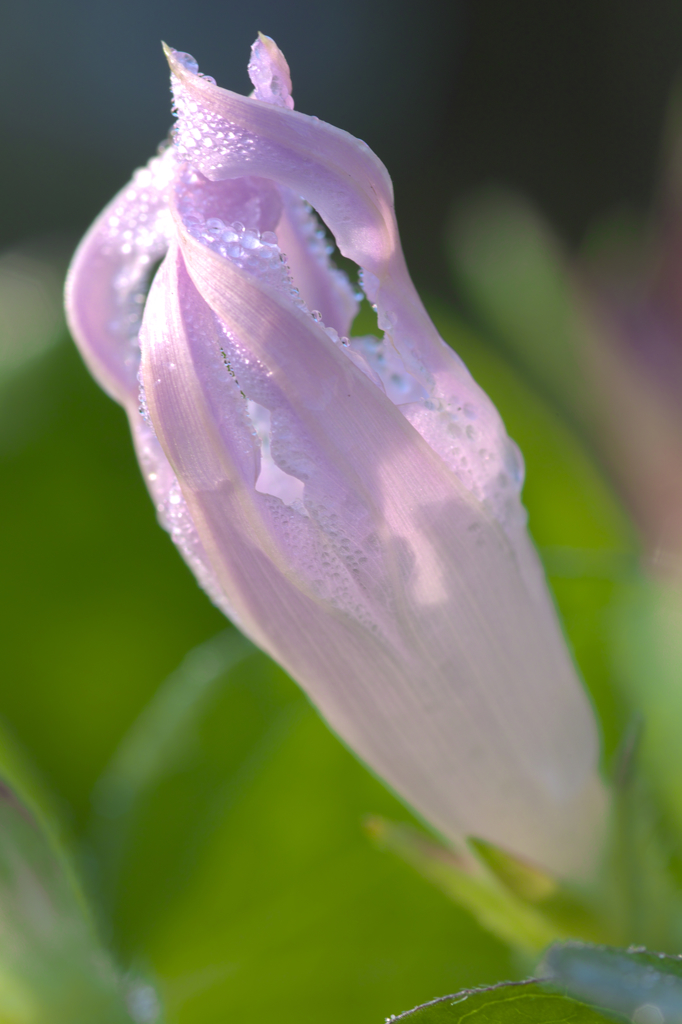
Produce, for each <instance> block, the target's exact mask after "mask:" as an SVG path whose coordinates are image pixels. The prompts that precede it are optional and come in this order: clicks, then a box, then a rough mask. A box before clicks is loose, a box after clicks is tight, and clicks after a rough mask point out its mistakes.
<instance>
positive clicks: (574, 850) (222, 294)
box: [142, 227, 602, 871]
mask: <svg viewBox="0 0 682 1024" xmlns="http://www.w3.org/2000/svg"><path fill="white" fill-rule="evenodd" d="M226 346H227V347H226ZM142 349H143V363H142V374H143V379H144V383H145V389H146V394H147V400H148V403H149V411H150V414H151V417H152V420H153V422H154V424H155V427H156V431H157V435H158V438H159V441H160V443H161V445H162V446H163V448H164V450H165V452H166V454H167V456H168V458H169V461H170V463H171V465H172V466H173V468H174V470H175V472H176V474H177V476H178V479H179V481H180V483H181V486H182V490H183V493H184V496H185V499H186V501H187V505H188V508H189V510H190V513H191V516H192V520H193V522H194V524H195V526H196V529H197V531H198V534H199V536H200V538H201V541H202V543H203V546H204V548H205V550H206V551H207V553H208V555H209V558H210V561H211V565H212V566H213V569H214V571H215V573H216V576H217V578H218V580H219V582H220V585H221V587H222V589H223V590H224V592H225V593H226V594H227V595H228V596H229V599H230V601H231V603H233V604H234V606H235V608H236V611H237V614H238V615H239V618H240V621H241V623H242V626H243V628H245V629H246V630H247V632H248V633H249V634H250V635H251V636H252V637H253V639H254V640H255V641H256V642H257V643H258V644H260V645H261V646H262V647H264V648H265V649H266V650H267V651H268V652H269V653H270V654H271V655H272V656H273V657H274V658H276V659H277V660H278V661H279V662H280V663H281V664H283V665H284V666H285V667H286V668H287V669H288V670H289V671H290V672H291V673H292V675H293V676H294V677H295V678H296V679H298V680H299V682H300V683H301V684H302V685H303V687H304V688H305V689H306V691H307V692H308V693H309V694H310V696H311V697H312V699H313V700H314V701H315V703H316V704H317V705H318V707H320V709H321V711H322V712H323V714H324V715H325V717H326V718H327V720H328V721H329V722H330V723H331V725H332V726H333V728H334V729H335V730H336V731H337V732H338V733H339V734H340V735H341V736H342V738H343V739H344V740H345V741H346V742H347V743H349V745H350V746H351V747H352V748H353V749H355V750H356V751H358V753H359V754H360V755H361V756H362V757H363V758H364V759H365V760H366V761H367V762H368V764H370V765H371V766H372V767H373V768H374V769H375V770H376V771H377V772H378V773H379V774H380V775H381V776H383V777H384V778H386V779H387V780H388V781H389V783H390V784H391V785H393V786H394V787H395V789H396V790H397V791H398V792H399V793H400V794H402V796H403V797H405V798H406V799H407V800H408V801H409V802H410V803H411V804H412V805H413V806H415V807H416V808H418V809H419V811H420V812H421V813H422V814H423V815H424V816H425V817H426V818H427V819H428V820H429V821H431V822H432V823H433V824H435V825H436V827H438V828H439V829H440V830H441V831H442V832H443V833H444V834H445V835H448V836H449V837H451V838H453V839H454V838H461V836H462V835H466V834H475V835H479V836H482V837H484V838H486V839H488V840H490V841H492V842H497V843H499V844H501V845H502V846H505V847H507V848H509V849H511V850H513V851H514V852H516V853H518V854H521V855H525V856H528V857H530V858H532V859H534V860H537V861H539V862H541V863H543V864H545V865H549V866H550V867H553V868H555V869H556V870H559V871H578V870H580V869H581V868H582V867H584V866H585V864H586V863H587V862H588V860H589V858H590V855H591V854H592V852H593V846H594V844H595V842H597V841H598V836H599V830H598V828H596V827H595V826H596V822H597V819H598V816H599V814H600V813H601V810H602V794H601V791H600V790H599V786H598V783H597V782H596V780H595V776H594V765H595V759H596V736H595V729H594V723H593V720H592V716H591V713H590V709H589V707H588V705H587V701H586V700H585V697H584V695H583V694H582V692H581V690H580V688H579V685H578V683H577V680H576V678H575V674H574V670H573V668H572V666H571V664H570V662H569V659H568V656H567V654H566V652H565V648H564V646H563V643H562V641H561V637H560V635H559V631H558V628H557V624H556V622H555V620H554V617H553V613H552V611H551V608H550V605H549V603H548V602H547V600H546V596H545V595H544V594H543V595H542V598H543V599H542V600H537V597H536V595H535V594H533V593H530V592H529V590H528V588H527V587H526V586H525V584H524V581H523V576H522V573H521V572H520V570H519V564H518V559H517V555H516V552H515V551H514V549H513V548H512V546H511V544H510V542H509V540H508V539H507V537H506V535H505V533H504V531H503V530H502V529H501V528H500V527H499V525H498V524H497V522H496V521H495V519H494V518H493V517H492V516H491V515H490V514H488V513H486V511H485V509H484V507H483V506H482V505H481V504H480V503H479V502H478V501H476V499H475V498H473V496H472V495H471V494H470V492H469V491H468V490H467V489H466V488H465V487H464V486H463V485H462V484H461V482H460V481H459V480H458V478H457V477H456V476H455V475H454V474H453V473H452V472H451V471H450V470H449V469H448V467H447V466H446V465H445V464H444V463H443V461H442V459H440V458H439V457H438V456H437V455H436V454H435V453H434V452H433V451H432V450H431V449H430V448H429V446H428V445H427V444H426V443H425V442H424V440H423V438H422V437H421V436H420V435H419V433H418V432H417V431H416V430H415V429H414V428H413V427H412V426H411V425H410V423H409V422H408V421H407V420H406V419H405V418H404V417H403V416H402V415H401V413H400V411H399V409H397V408H396V406H395V405H393V403H392V402H391V401H390V400H389V399H388V398H387V397H386V396H385V395H384V394H383V393H382V392H381V390H380V389H379V388H377V387H376V385H375V384H373V382H372V381H371V380H370V379H369V378H368V377H367V375H366V374H364V373H363V372H361V371H360V370H359V369H358V368H357V367H356V366H355V365H354V364H353V363H352V362H351V361H350V360H348V359H347V358H346V356H345V354H344V353H343V351H342V350H341V349H340V348H339V346H337V345H334V344H333V342H332V341H331V340H330V338H329V336H328V335H327V333H326V332H325V331H324V330H323V329H322V328H321V327H320V326H319V325H318V324H316V323H315V321H313V320H311V318H310V317H309V316H307V315H306V313H305V312H304V311H301V310H297V309H296V308H293V307H292V306H291V305H290V304H289V303H288V302H287V301H286V299H285V298H284V297H283V296H282V295H280V294H278V293H277V292H276V291H275V290H274V289H270V288H268V287H267V286H265V285H263V284H262V283H258V284H257V283H256V282H254V281H252V280H250V279H249V277H248V276H247V275H245V274H244V273H242V272H240V271H239V270H238V269H237V268H235V267H233V266H231V265H230V264H229V263H228V262H227V261H225V260H224V259H222V258H221V257H220V256H219V255H217V254H216V253H214V252H212V251H211V250H210V249H208V248H207V247H206V246H205V245H202V244H201V242H199V241H197V240H196V239H194V238H192V237H191V236H190V235H189V234H188V233H187V232H186V231H184V229H182V228H181V227H180V228H179V244H178V246H177V247H176V246H174V248H173V250H172V253H171V254H170V255H169V257H168V259H167V260H166V262H165V264H164V267H163V268H162V271H161V272H160V273H159V275H157V278H156V280H155V282H154V286H153V288H152V292H151V294H150V296H149V300H148V304H147V309H146V311H145V319H144V327H143V334H142ZM221 351H222V353H223V358H221V356H220V353H221ZM225 358H227V359H228V361H229V363H230V368H231V370H232V373H234V374H236V378H237V381H238V387H235V381H234V379H233V376H232V374H231V373H227V372H226V371H225V365H224V363H225ZM242 392H243V395H242ZM244 396H245V397H246V399H249V398H252V397H253V396H255V400H257V402H258V403H259V404H260V405H264V406H266V407H268V408H269V410H270V414H271V417H272V419H273V421H274V420H277V421H278V422H279V423H280V424H282V429H283V430H284V431H285V432H286V434H287V437H288V444H289V451H290V455H291V459H290V464H289V467H288V468H289V470H290V471H291V472H292V473H298V475H299V477H300V478H301V479H302V480H303V481H304V488H305V503H304V507H303V508H302V509H295V508H289V509H287V508H286V507H285V506H284V505H283V504H282V502H280V501H279V500H278V499H277V498H273V497H272V496H270V495H265V494H260V493H259V492H257V491H256V490H255V488H254V482H255V475H256V471H257V466H256V465H255V463H254V448H253V433H252V432H251V431H249V429H248V422H247V401H246V400H245V397H244ZM292 453H293V454H292Z"/></svg>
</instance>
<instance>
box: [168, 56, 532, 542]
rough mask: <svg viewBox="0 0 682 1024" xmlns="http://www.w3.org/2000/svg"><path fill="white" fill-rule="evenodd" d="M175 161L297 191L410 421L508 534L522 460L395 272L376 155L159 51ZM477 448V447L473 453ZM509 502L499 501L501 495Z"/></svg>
mask: <svg viewBox="0 0 682 1024" xmlns="http://www.w3.org/2000/svg"><path fill="white" fill-rule="evenodd" d="M166 54H167V57H168V61H169V64H170V67H171V72H172V82H173V89H174V94H175V100H176V105H177V109H178V125H177V134H176V145H177V148H178V154H179V155H180V157H181V158H182V159H186V160H189V161H190V163H191V164H192V166H193V167H194V168H196V169H197V170H199V171H201V173H202V174H204V175H206V177H208V178H211V179H216V180H218V179H224V178H233V177H238V176H240V175H243V174H257V175H260V176H262V177H264V178H269V179H271V180H273V181H276V182H278V183H279V184H280V185H281V186H286V187H287V188H289V189H291V190H293V191H294V192H295V193H296V194H298V195H300V196H302V197H303V198H304V199H306V200H307V201H308V202H309V203H310V204H311V205H312V206H313V207H315V209H316V210H317V211H318V212H319V214H320V215H321V217H322V218H323V219H324V221H325V222H326V224H327V225H328V226H329V228H330V230H331V231H332V232H333V234H334V236H335V238H336V242H337V245H338V246H339V249H340V250H341V252H342V253H343V254H344V255H345V256H348V257H349V258H350V259H353V260H355V262H356V263H357V264H358V265H359V266H361V267H362V268H363V270H364V271H365V290H366V292H367V294H368V297H369V298H370V300H371V301H372V302H374V303H376V305H377V310H378V316H379V326H380V328H381V329H382V330H384V331H385V333H386V344H387V346H389V347H391V348H392V349H393V350H395V351H396V353H397V355H398V357H399V358H400V360H401V361H402V364H403V366H404V368H405V372H406V373H408V374H409V375H410V376H411V377H412V378H414V380H415V382H416V385H417V387H418V388H422V389H423V390H424V391H425V393H426V394H427V396H428V401H427V402H426V403H422V404H421V405H420V407H419V408H415V409H412V410H406V414H408V415H409V416H410V419H411V420H412V422H413V424H414V425H415V427H416V428H417V430H419V432H420V433H421V434H422V435H423V436H424V437H425V438H426V439H427V441H428V443H429V445H430V446H431V447H432V448H433V449H434V450H435V451H437V452H438V453H439V454H440V455H441V457H442V458H443V459H444V460H445V461H446V462H447V464H448V465H449V466H450V468H451V469H452V470H453V472H455V473H456V474H457V476H458V477H459V478H460V479H461V480H462V482H463V483H464V484H465V486H467V487H468V488H469V489H470V490H471V491H472V493H473V494H475V495H476V497H478V498H479V499H480V500H485V501H487V502H488V504H489V506H490V508H491V509H492V510H493V513H494V514H495V516H496V517H497V518H498V519H499V521H500V522H501V523H502V524H503V525H504V526H505V528H508V529H510V530H511V531H512V532H513V531H515V530H516V529H517V528H518V524H519V521H520V519H521V518H522V516H523V513H522V512H521V510H520V504H519V502H518V494H519V492H520V488H521V484H522V482H523V463H522V461H521V459H520V457H519V455H518V452H517V450H516V447H515V446H514V445H513V444H511V443H510V441H509V438H508V437H507V435H506V431H505V429H504V425H503V423H502V421H501V419H500V417H499V414H498V413H497V411H496V409H495V408H494V406H493V404H492V403H491V401H490V400H489V398H488V397H487V396H486V395H485V393H484V392H483V391H482V390H481V389H480V388H479V387H478V385H477V384H476V383H475V381H474V380H473V379H472V378H471V375H470V374H469V372H468V371H467V369H466V368H465V367H464V365H463V363H462V362H461V360H459V359H458V357H457V356H456V355H455V354H454V353H453V352H452V350H451V349H449V348H448V347H447V346H446V345H445V343H444V342H443V341H442V339H441V338H440V337H439V335H438V333H437V331H436V330H435V328H434V326H433V324H432V323H431V320H430V319H429V317H428V315H427V313H426V311H425V310H424V307H423V305H422V303H421V300H420V299H419V296H418V295H417V292H416V290H415V288H414V285H413V284H412V281H411V279H410V277H409V274H408V272H407V268H406V265H405V261H404V258H403V254H402V249H401V247H400V240H399V237H398V228H397V224H396V220H395V213H394V209H393V190H392V186H391V181H390V178H389V176H388V174H387V172H386V169H385V167H384V166H383V164H382V163H381V162H380V161H379V160H378V159H377V157H376V156H375V155H374V154H373V153H372V152H371V151H370V150H369V148H368V147H367V146H366V145H365V144H364V143H363V142H360V141H359V140H358V139H354V138H353V137H352V136H351V135H349V134H348V133H347V132H343V131H341V130H340V129H338V128H334V127H332V126H331V125H328V124H325V123H324V122H321V121H319V120H318V119H317V118H314V117H308V116H307V115H305V114H301V113H298V112H297V111H294V110H287V109H284V108H282V107H276V106H272V105H270V104H268V103H263V102H260V101H259V100H256V99H249V98H246V97H244V96H238V95H236V94H235V93H232V92H229V91H228V90H226V89H220V88H219V87H218V86H216V85H215V84H214V83H213V82H212V81H209V80H207V79H205V78H203V77H202V76H200V75H198V74H196V73H195V72H194V71H193V70H192V69H190V68H188V67H187V66H185V64H184V63H183V62H182V61H181V60H179V59H178V58H177V56H176V55H175V54H174V51H172V50H168V49H167V50H166ZM481 453H483V454H481ZM512 493H513V494H515V495H516V496H517V497H516V500H511V501H510V494H512Z"/></svg>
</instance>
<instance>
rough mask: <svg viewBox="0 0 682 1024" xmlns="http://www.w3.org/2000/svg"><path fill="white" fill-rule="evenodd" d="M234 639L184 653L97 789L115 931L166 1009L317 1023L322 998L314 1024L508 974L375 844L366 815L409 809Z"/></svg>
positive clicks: (498, 952)
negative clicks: (152, 980) (156, 986)
mask: <svg viewBox="0 0 682 1024" xmlns="http://www.w3.org/2000/svg"><path fill="white" fill-rule="evenodd" d="M232 640H234V637H233V638H232ZM242 644H243V647H242V649H241V651H240V652H239V651H238V649H237V647H236V646H235V645H234V644H233V643H232V642H230V639H229V637H228V636H223V637H217V638H215V640H214V641H211V642H209V643H208V644H206V645H204V646H203V648H201V649H199V650H197V651H196V652H194V653H193V655H192V656H191V657H189V658H188V659H187V660H186V661H185V664H184V666H183V667H181V669H180V670H179V671H178V672H177V673H175V674H174V675H173V677H172V678H171V680H170V681H169V683H168V684H167V686H164V687H163V688H162V689H161V691H159V693H158V694H157V696H156V697H155V698H154V700H153V702H152V704H151V705H150V706H149V708H148V709H147V711H146V712H145V713H144V715H143V717H142V718H141V719H140V722H139V724H138V725H136V726H135V727H134V729H133V732H132V733H131V738H130V739H126V740H124V741H123V744H122V746H121V748H120V753H119V754H117V755H116V756H115V758H114V760H113V761H112V763H111V765H110V768H109V769H108V771H107V772H106V773H105V776H104V781H103V782H102V783H101V784H100V785H98V787H97V790H96V799H97V802H96V808H97V813H96V822H95V823H94V825H93V833H92V834H93V837H94V844H95V851H96V852H97V854H98V860H99V861H100V863H101V864H102V865H103V869H102V876H101V879H100V886H101V890H102V892H103V894H104V898H105V900H106V902H107V904H108V905H109V906H110V907H111V908H112V913H113V919H114V936H115V939H116V942H117V945H118V947H119V949H120V950H121V952H122V956H123V958H124V959H125V960H127V961H128V962H133V963H138V964H142V965H143V966H145V967H149V968H150V969H151V971H152V972H153V974H154V976H155V977H158V978H159V979H160V982H159V983H160V985H161V988H162V992H163V995H164V1001H165V1003H166V1004H167V1007H168V1013H169V1016H170V1019H171V1020H173V1021H174V1022H177V1024H190V1022H196V1024H213V1022H214V1024H223V1021H225V1020H232V1019H234V1020H238V1021H239V1022H240V1024H262V1021H264V1020H268V1019H273V1020H274V1019H276V1020H277V1021H278V1024H288V1022H291V1024H294V1022H295V1024H318V1022H319V1020H320V1007H321V1006H324V1019H325V1024H336V1022H338V1024H341V1022H344V1024H345V1022H346V1021H347V1020H348V1019H349V1017H350V1018H352V1020H353V1021H354V1024H370V1022H372V1021H373V1020H376V1019H377V1018H379V1017H380V1016H381V1014H382V1012H383V1010H384V1008H385V1006H386V1004H387V1002H391V1001H394V1000H395V999H398V1000H399V1001H401V1002H403V1003H404V1004H407V1005H409V1004H414V1003H415V1002H417V1001H419V1000H420V999H423V998H426V997H427V996H428V994H429V993H430V992H432V991H433V990H434V988H435V990H436V991H438V988H440V989H441V991H442V989H443V987H445V988H449V987H453V984H454V986H457V985H461V984H465V983H467V982H471V981H473V982H474V983H478V982H484V981H490V980H492V979H494V978H495V977H496V976H497V977H499V973H500V971H504V972H505V973H507V974H513V973H514V966H513V964H512V963H511V961H510V957H509V953H508V951H507V950H506V949H505V947H504V946H502V945H501V944H500V943H498V942H496V941H495V940H494V939H492V938H490V937H489V936H487V935H486V934H485V933H484V932H483V931H482V930H481V929H480V928H479V927H478V926H477V925H476V924H475V923H474V921H473V920H472V919H471V918H470V917H469V916H468V915H467V914H466V913H465V912H464V911H462V910H460V909H459V908H457V907H455V906H454V905H453V904H452V903H450V902H449V901H448V900H447V899H445V898H444V897H443V896H442V895H441V894H440V893H439V892H438V891H437V890H436V889H435V888H433V887H432V886H431V885H430V884H429V883H428V882H426V881H424V880H422V879H421V878H419V877H418V876H417V875H416V873H414V872H413V870H412V869H411V868H410V867H408V866H407V865H405V864H402V863H400V862H399V861H398V860H396V859H393V858H391V857H387V856H386V854H384V853H382V852H381V851H379V850H377V849H376V848H374V847H373V846H372V844H371V843H370V842H369V841H368V839H367V837H366V835H365V834H364V832H363V827H362V822H363V819H364V818H365V816H366V815H367V814H368V813H379V814H384V815H390V816H391V817H394V818H395V817H398V818H403V819H405V818H409V815H408V813H407V812H406V811H405V810H404V808H403V807H402V806H401V805H400V804H399V803H398V801H397V800H396V799H395V798H394V797H393V796H391V794H390V793H388V792H387V790H386V789H385V788H384V787H383V786H382V785H381V784H380V783H379V782H378V781H377V780H376V779H374V778H373V777H372V776H371V775H370V774H369V772H368V771H367V770H366V769H365V768H363V767H362V766H361V765H360V764H359V763H358V762H357V761H356V760H355V759H354V758H353V757H352V756H351V755H350V754H349V753H348V752H347V751H346V750H345V748H344V747H343V746H342V745H341V744H340V743H339V741H338V740H337V739H336V738H335V737H334V736H333V735H332V734H331V733H330V732H329V730H328V729H327V728H326V726H325V725H324V724H323V723H322V721H321V720H320V718H319V716H318V715H317V713H316V712H315V711H314V710H313V708H312V707H311V706H310V705H309V704H308V702H307V700H306V699H305V698H304V697H303V696H302V694H301V692H300V690H299V689H298V688H297V687H296V686H295V685H294V684H293V683H292V682H291V681H290V680H289V679H288V678H287V677H286V676H285V674H284V673H283V672H282V671H281V670H280V669H279V668H278V667H277V666H276V665H274V664H273V663H272V662H271V661H269V660H268V659H267V658H266V657H265V656H264V655H263V654H260V653H257V652H256V653H251V650H252V649H251V648H250V647H249V645H247V644H246V642H245V641H242ZM235 651H237V652H238V657H237V658H235ZM221 652H222V657H223V659H224V660H223V663H222V666H221V664H220V656H221ZM207 666H208V668H207ZM195 697H196V699H194V698H195ZM180 707H183V708H184V712H183V714H182V715H178V714H177V711H178V709H179V708H180ZM168 722H171V723H174V724H173V725H172V727H171V728H167V723H168ZM145 733H147V734H148V735H149V737H150V744H151V747H152V754H151V756H149V757H148V756H147V754H146V753H145V752H144V744H145V739H144V737H145ZM159 736H163V737H165V738H164V739H163V740H162V742H161V743H159V742H158V737H159ZM136 751H137V753H135V752H136ZM161 755H163V756H161ZM150 764H151V765H153V769H150V768H149V767H148V766H149V765H150ZM135 765H140V766H142V767H141V768H140V769H139V771H138V770H137V769H135V767H134V766H135ZM135 778H137V779H138V780H139V784H136V785H135V786H134V787H132V788H131V781H133V780H134V779H135ZM117 794H118V795H117ZM120 794H125V798H124V799H120Z"/></svg>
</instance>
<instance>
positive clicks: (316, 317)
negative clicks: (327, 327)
mask: <svg viewBox="0 0 682 1024" xmlns="http://www.w3.org/2000/svg"><path fill="white" fill-rule="evenodd" d="M310 315H311V317H312V318H313V320H315V321H316V323H318V324H319V322H320V320H321V319H322V314H321V313H320V311H319V309H313V310H312V311H311V313H310Z"/></svg>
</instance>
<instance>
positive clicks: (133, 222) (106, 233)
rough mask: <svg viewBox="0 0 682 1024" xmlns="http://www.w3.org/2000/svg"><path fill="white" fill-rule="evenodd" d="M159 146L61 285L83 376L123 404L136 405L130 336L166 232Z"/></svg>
mask: <svg viewBox="0 0 682 1024" xmlns="http://www.w3.org/2000/svg"><path fill="white" fill-rule="evenodd" d="M175 166H176V161H175V153H174V151H173V150H172V149H166V151H165V152H164V153H163V154H162V155H161V156H157V157H154V158H153V159H152V160H150V161H149V164H148V165H147V167H144V168H141V169H140V170H138V171H136V172H135V174H134V176H133V179H132V181H131V182H130V183H129V184H128V185H126V186H125V188H123V189H122V190H121V191H120V192H119V194H118V195H117V196H116V197H115V198H114V199H112V201H111V202H110V203H109V205H108V206H106V207H105V208H104V210H103V211H102V213H101V214H100V215H99V217H98V218H97V220H96V221H95V223H94V224H93V225H92V227H91V228H90V230H89V231H88V233H87V234H86V235H85V237H84V238H83V240H82V242H81V243H80V245H79V246H78V249H77V250H76V254H75V256H74V258H73V261H72V263H71V267H70V268H69V273H68V277H67V280H66V313H67V319H68V323H69V328H70V330H71V333H72V335H73V338H74V341H75V342H76V344H77V345H78V346H79V348H80V351H81V354H82V356H83V358H84V360H85V362H86V363H87V365H88V367H89V369H90V372H91V373H92V374H93V376H94V377H95V378H96V379H97V381H98V382H99V383H100V385H101V386H102V387H103V388H104V390H105V391H107V392H108V393H109V394H110V395H111V396H112V398H115V399H116V400H117V401H118V402H121V404H123V405H127V404H129V403H131V402H132V403H136V401H137V392H138V385H137V371H138V366H139V361H140V355H139V348H138V345H137V334H138V331H139V328H140V323H141V318H142V309H143V306H144V299H145V292H146V290H147V285H148V282H149V277H150V275H151V273H152V270H153V268H154V265H155V262H156V261H157V260H159V259H160V258H161V257H162V256H164V255H165V252H166V249H167V248H168V233H169V230H170V229H171V222H170V216H169V213H168V207H167V203H166V191H167V189H168V185H169V183H170V181H171V179H172V177H173V174H174V171H175Z"/></svg>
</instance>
